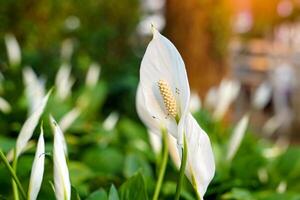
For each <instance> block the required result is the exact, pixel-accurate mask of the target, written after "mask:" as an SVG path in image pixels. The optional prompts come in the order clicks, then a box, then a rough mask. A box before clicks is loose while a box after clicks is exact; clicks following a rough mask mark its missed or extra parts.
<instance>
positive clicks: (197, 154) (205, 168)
mask: <svg viewBox="0 0 300 200" xmlns="http://www.w3.org/2000/svg"><path fill="white" fill-rule="evenodd" d="M136 101H137V111H138V114H139V116H140V118H141V120H142V121H143V122H144V123H145V124H146V126H147V127H148V128H149V129H150V131H151V132H153V133H156V134H159V133H160V132H161V131H163V130H164V129H166V130H167V131H168V133H170V134H172V135H173V136H174V137H175V139H176V140H177V143H178V144H179V146H178V152H177V154H178V156H179V158H181V157H182V155H181V149H182V148H183V146H184V145H183V142H184V138H185V140H186V144H187V149H186V150H185V151H187V166H186V170H185V174H186V175H187V177H188V178H189V180H190V181H191V183H192V184H193V186H194V188H195V189H196V191H197V194H198V197H199V198H200V199H203V196H204V194H205V192H206V189H207V186H208V184H209V183H210V181H211V180H212V178H213V176H214V172H215V162H214V156H213V152H212V148H211V144H210V140H209V137H208V136H207V134H206V133H205V132H204V131H203V130H202V129H201V128H200V126H199V125H198V123H197V121H196V120H195V119H194V118H193V116H192V115H191V114H190V112H189V101H190V88H189V83H188V79H187V74H186V70H185V66H184V63H183V60H182V58H181V56H180V54H179V53H178V51H177V49H176V48H175V46H174V45H173V44H172V43H171V42H170V41H169V40H168V39H167V38H165V37H164V36H162V35H161V34H160V33H159V32H158V31H157V30H155V29H153V39H152V41H151V42H150V43H149V45H148V47H147V50H146V53H145V55H144V58H143V60H142V64H141V68H140V83H139V86H138V91H137V99H136ZM181 159H182V158H181Z"/></svg>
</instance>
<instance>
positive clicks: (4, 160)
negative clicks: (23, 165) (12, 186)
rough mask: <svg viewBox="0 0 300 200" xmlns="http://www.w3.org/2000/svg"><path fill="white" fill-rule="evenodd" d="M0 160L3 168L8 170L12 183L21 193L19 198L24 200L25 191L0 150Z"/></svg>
mask: <svg viewBox="0 0 300 200" xmlns="http://www.w3.org/2000/svg"><path fill="white" fill-rule="evenodd" d="M0 158H1V160H2V162H3V163H4V165H5V167H6V168H7V169H8V171H9V173H10V175H11V177H12V178H13V180H14V181H13V182H14V183H16V185H17V186H18V188H19V190H20V192H21V196H22V198H23V199H26V193H25V190H24V189H23V187H22V185H21V182H20V180H19V179H18V177H17V175H16V173H15V171H14V169H13V168H12V167H11V166H10V164H9V162H8V160H7V159H6V157H5V155H4V153H3V152H2V150H0Z"/></svg>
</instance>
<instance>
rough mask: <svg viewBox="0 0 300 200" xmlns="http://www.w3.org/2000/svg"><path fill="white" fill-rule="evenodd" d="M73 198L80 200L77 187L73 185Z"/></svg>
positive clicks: (73, 199)
mask: <svg viewBox="0 0 300 200" xmlns="http://www.w3.org/2000/svg"><path fill="white" fill-rule="evenodd" d="M71 200H80V196H79V194H78V192H77V190H76V188H75V187H73V186H71Z"/></svg>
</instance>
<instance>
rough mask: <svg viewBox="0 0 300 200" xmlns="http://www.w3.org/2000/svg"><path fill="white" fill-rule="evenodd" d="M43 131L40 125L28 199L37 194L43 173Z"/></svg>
mask: <svg viewBox="0 0 300 200" xmlns="http://www.w3.org/2000/svg"><path fill="white" fill-rule="evenodd" d="M43 135H44V132H43V128H42V127H41V134H40V137H39V140H38V144H37V149H36V152H35V156H34V160H33V164H32V169H31V175H30V181H29V188H28V200H35V199H36V198H37V196H38V194H39V191H40V188H41V185H42V181H43V174H44V162H45V142H44V136H43Z"/></svg>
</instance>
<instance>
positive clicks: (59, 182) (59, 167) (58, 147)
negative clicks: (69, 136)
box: [50, 117, 71, 200]
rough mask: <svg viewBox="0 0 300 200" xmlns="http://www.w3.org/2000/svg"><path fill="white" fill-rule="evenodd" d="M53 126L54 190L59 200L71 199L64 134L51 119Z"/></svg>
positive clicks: (51, 118)
mask: <svg viewBox="0 0 300 200" xmlns="http://www.w3.org/2000/svg"><path fill="white" fill-rule="evenodd" d="M50 121H51V126H52V129H53V134H54V144H53V162H54V167H53V170H54V188H55V196H56V199H57V200H70V199H71V183H70V177H69V170H68V166H67V161H66V157H65V150H66V148H65V144H64V141H65V140H64V137H63V134H62V132H61V130H60V128H59V126H58V124H57V123H56V122H55V120H54V119H53V117H50Z"/></svg>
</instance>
